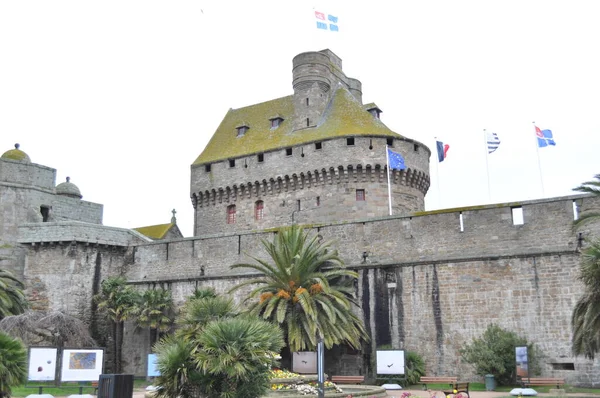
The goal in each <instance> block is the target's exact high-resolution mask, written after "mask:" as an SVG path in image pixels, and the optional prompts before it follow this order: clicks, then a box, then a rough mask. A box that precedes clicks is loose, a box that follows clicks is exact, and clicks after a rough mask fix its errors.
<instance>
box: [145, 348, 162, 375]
mask: <svg viewBox="0 0 600 398" xmlns="http://www.w3.org/2000/svg"><path fill="white" fill-rule="evenodd" d="M157 365H158V356H157V355H156V354H148V371H147V374H146V375H147V376H148V377H157V376H160V370H158V367H157Z"/></svg>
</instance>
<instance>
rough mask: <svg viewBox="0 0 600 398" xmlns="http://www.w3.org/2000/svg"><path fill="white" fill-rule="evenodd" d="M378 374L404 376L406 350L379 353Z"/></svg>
mask: <svg viewBox="0 0 600 398" xmlns="http://www.w3.org/2000/svg"><path fill="white" fill-rule="evenodd" d="M376 368H377V374H380V375H403V374H404V350H381V351H377V367H376Z"/></svg>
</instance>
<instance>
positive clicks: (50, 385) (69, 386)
mask: <svg viewBox="0 0 600 398" xmlns="http://www.w3.org/2000/svg"><path fill="white" fill-rule="evenodd" d="M150 384H152V383H150V382H148V381H146V379H134V380H133V389H134V390H136V389H143V388H146V387H147V386H149V385H150ZM40 386H41V387H43V388H42V394H50V395H53V396H55V397H67V396H69V395H73V394H79V388H80V387H83V388H82V394H92V395H94V387H92V383H91V382H81V383H77V382H64V383H61V385H60V387H56V386H55V385H54V382H35V381H33V382H29V383H28V384H27V385H23V386H19V387H13V389H12V396H13V397H26V396H28V395H31V394H38V393H39V389H38V387H40Z"/></svg>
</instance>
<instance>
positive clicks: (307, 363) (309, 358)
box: [292, 351, 317, 375]
mask: <svg viewBox="0 0 600 398" xmlns="http://www.w3.org/2000/svg"><path fill="white" fill-rule="evenodd" d="M292 370H293V371H294V372H296V373H300V374H313V375H314V374H317V353H316V352H314V351H298V352H294V353H293V357H292Z"/></svg>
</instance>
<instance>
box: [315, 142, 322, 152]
mask: <svg viewBox="0 0 600 398" xmlns="http://www.w3.org/2000/svg"><path fill="white" fill-rule="evenodd" d="M315 149H316V150H319V149H323V143H322V142H315Z"/></svg>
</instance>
